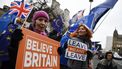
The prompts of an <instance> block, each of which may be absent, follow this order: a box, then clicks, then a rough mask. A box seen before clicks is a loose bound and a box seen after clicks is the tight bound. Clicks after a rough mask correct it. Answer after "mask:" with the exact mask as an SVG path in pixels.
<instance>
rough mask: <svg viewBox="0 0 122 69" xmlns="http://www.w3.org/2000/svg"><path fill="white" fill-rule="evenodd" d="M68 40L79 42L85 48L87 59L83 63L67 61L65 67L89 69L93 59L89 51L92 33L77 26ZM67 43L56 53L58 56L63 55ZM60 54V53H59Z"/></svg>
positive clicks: (81, 26)
mask: <svg viewBox="0 0 122 69" xmlns="http://www.w3.org/2000/svg"><path fill="white" fill-rule="evenodd" d="M69 35H70V39H73V40H76V41H78V42H81V43H83V44H85V45H86V46H87V48H88V49H87V50H86V54H87V58H86V60H85V61H79V60H74V59H68V62H67V66H68V67H69V68H71V69H91V68H92V65H91V60H92V57H93V54H92V52H91V51H89V49H91V37H92V32H91V31H90V30H89V28H88V27H87V26H86V25H84V24H81V25H79V27H78V29H77V30H76V31H75V32H73V33H70V34H69ZM67 43H68V42H66V43H65V45H64V46H63V47H59V49H58V52H59V54H60V55H63V54H65V53H63V51H64V50H65V51H66V49H67V47H68V44H67ZM61 52H62V53H61Z"/></svg>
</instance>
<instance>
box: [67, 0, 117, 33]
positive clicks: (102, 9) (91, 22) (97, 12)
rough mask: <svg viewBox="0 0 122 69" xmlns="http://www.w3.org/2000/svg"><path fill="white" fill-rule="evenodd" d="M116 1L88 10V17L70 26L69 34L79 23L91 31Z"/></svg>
mask: <svg viewBox="0 0 122 69" xmlns="http://www.w3.org/2000/svg"><path fill="white" fill-rule="evenodd" d="M117 1H118V0H107V1H106V2H104V3H102V4H100V5H98V6H96V7H94V8H93V9H91V10H90V13H89V15H87V16H84V17H82V18H81V19H79V20H78V21H77V22H76V23H74V24H72V25H71V27H70V29H69V32H74V31H75V30H76V29H77V28H78V26H79V24H81V23H83V24H85V25H86V26H87V27H88V28H89V29H90V30H91V31H93V30H94V28H95V26H96V25H97V23H98V21H99V20H100V19H101V17H102V16H104V15H105V14H106V13H107V12H108V11H109V10H110V9H112V8H113V7H114V5H115V4H116V2H117Z"/></svg>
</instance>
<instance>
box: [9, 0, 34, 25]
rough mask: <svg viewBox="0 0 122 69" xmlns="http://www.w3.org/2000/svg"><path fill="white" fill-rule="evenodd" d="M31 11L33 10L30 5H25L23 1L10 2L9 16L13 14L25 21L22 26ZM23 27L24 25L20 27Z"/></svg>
mask: <svg viewBox="0 0 122 69" xmlns="http://www.w3.org/2000/svg"><path fill="white" fill-rule="evenodd" d="M32 9H33V7H32V5H29V4H25V2H24V0H22V1H13V2H11V7H10V11H9V14H13V15H16V16H17V17H19V18H22V19H25V20H24V23H23V24H25V23H26V20H27V18H28V16H29V15H30V13H31V11H32ZM23 26H24V25H22V27H23Z"/></svg>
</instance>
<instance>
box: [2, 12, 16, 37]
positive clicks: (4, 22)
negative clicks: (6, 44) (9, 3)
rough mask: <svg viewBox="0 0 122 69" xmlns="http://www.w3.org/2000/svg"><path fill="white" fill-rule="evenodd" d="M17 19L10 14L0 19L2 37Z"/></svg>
mask: <svg viewBox="0 0 122 69" xmlns="http://www.w3.org/2000/svg"><path fill="white" fill-rule="evenodd" d="M15 18H16V16H15V15H11V14H8V12H7V13H5V14H3V15H2V16H1V17H0V35H1V34H2V32H3V31H4V30H5V29H6V28H7V27H8V25H9V24H10V23H13V22H14V20H15Z"/></svg>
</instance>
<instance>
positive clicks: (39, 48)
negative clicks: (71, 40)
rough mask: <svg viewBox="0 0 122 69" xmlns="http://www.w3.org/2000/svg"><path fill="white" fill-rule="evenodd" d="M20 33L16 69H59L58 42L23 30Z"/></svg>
mask: <svg viewBox="0 0 122 69" xmlns="http://www.w3.org/2000/svg"><path fill="white" fill-rule="evenodd" d="M22 32H23V33H24V37H23V39H22V41H21V42H20V45H19V50H18V55H17V62H16V69H59V67H60V61H59V60H60V59H59V58H60V57H59V55H58V53H57V48H58V47H59V42H57V41H55V40H52V39H50V38H48V37H46V36H43V35H40V34H37V33H35V32H32V31H30V30H27V29H25V28H23V29H22Z"/></svg>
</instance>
